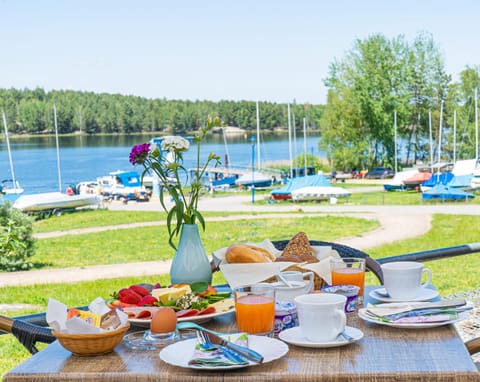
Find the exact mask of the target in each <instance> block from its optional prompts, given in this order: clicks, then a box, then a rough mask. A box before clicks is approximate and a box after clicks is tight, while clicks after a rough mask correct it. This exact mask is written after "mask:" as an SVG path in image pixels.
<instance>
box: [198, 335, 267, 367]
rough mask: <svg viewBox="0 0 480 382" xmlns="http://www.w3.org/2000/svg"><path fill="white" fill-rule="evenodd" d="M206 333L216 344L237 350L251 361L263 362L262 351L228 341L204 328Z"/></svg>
mask: <svg viewBox="0 0 480 382" xmlns="http://www.w3.org/2000/svg"><path fill="white" fill-rule="evenodd" d="M202 331H203V332H204V333H206V334H207V336H208V338H210V341H211V342H212V344H214V345H219V346H224V347H226V348H228V349H232V350H233V351H236V352H237V353H238V354H241V355H243V356H244V357H245V358H247V359H249V360H250V361H253V362H255V363H262V362H263V356H262V355H261V354H260V353H257V352H256V351H255V350H252V349H249V348H247V347H245V346H240V345H237V344H234V343H233V342H230V341H227V340H225V339H223V338H222V337H220V336H217V335H216V334H214V333H212V332H210V331H208V330H202Z"/></svg>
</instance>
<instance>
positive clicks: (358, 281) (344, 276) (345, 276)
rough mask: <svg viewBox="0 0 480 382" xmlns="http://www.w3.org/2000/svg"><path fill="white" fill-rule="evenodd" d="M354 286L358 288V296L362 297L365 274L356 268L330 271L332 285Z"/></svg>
mask: <svg viewBox="0 0 480 382" xmlns="http://www.w3.org/2000/svg"><path fill="white" fill-rule="evenodd" d="M340 284H348V285H356V286H358V287H359V288H360V290H359V292H358V295H359V296H363V287H364V285H365V272H364V271H362V270H361V269H356V268H340V269H334V270H333V271H332V285H340Z"/></svg>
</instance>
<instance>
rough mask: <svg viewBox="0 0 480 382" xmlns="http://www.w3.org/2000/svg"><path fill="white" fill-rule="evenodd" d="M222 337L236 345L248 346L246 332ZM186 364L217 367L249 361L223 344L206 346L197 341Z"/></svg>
mask: <svg viewBox="0 0 480 382" xmlns="http://www.w3.org/2000/svg"><path fill="white" fill-rule="evenodd" d="M224 338H225V339H226V340H227V341H230V342H233V343H236V344H237V345H240V346H245V347H248V335H247V333H238V334H231V335H228V336H224ZM188 364H189V365H192V366H205V367H218V366H236V365H248V364H249V362H248V360H247V359H246V358H244V357H243V356H242V355H240V354H238V353H235V352H233V351H231V350H230V349H227V348H225V347H223V346H217V345H213V346H212V347H208V346H204V345H201V344H200V343H197V344H196V345H195V349H194V351H193V354H192V357H191V358H190V361H189V362H188Z"/></svg>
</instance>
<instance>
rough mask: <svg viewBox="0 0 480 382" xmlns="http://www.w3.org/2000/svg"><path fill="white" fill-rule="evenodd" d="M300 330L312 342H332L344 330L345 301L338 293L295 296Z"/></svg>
mask: <svg viewBox="0 0 480 382" xmlns="http://www.w3.org/2000/svg"><path fill="white" fill-rule="evenodd" d="M294 301H295V305H296V306H297V314H298V321H299V327H300V332H301V334H302V336H303V337H305V338H306V339H307V340H309V341H312V342H320V343H325V342H332V341H334V340H335V339H336V338H337V337H338V335H339V334H340V333H342V332H343V331H344V330H345V324H346V319H347V318H346V315H345V303H346V301H347V298H346V297H345V296H342V295H338V294H330V293H313V294H304V295H302V296H298V297H295V300H294Z"/></svg>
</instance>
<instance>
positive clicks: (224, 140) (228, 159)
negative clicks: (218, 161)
mask: <svg viewBox="0 0 480 382" xmlns="http://www.w3.org/2000/svg"><path fill="white" fill-rule="evenodd" d="M222 132H223V143H224V144H225V166H224V167H225V168H227V169H228V168H229V167H230V166H229V165H230V154H229V152H228V145H227V137H226V135H225V127H222Z"/></svg>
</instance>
